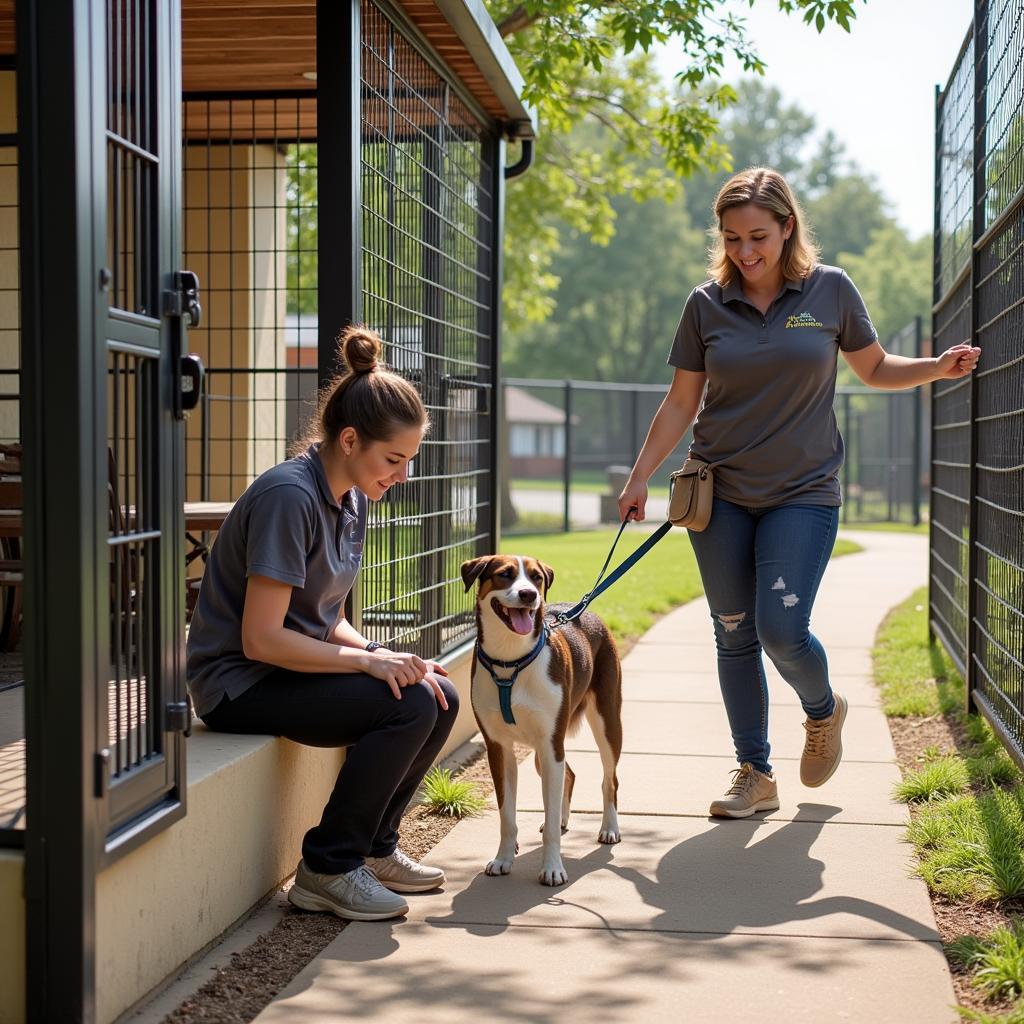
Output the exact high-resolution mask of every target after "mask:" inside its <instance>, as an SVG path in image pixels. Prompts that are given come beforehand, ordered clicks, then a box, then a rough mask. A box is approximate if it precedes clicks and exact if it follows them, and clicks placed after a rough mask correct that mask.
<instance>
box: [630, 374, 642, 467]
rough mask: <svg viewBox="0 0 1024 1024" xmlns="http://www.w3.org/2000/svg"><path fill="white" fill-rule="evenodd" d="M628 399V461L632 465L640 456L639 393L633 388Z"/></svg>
mask: <svg viewBox="0 0 1024 1024" xmlns="http://www.w3.org/2000/svg"><path fill="white" fill-rule="evenodd" d="M629 398H630V402H629V420H630V436H631V437H632V439H633V451H632V452H631V453H630V456H629V461H630V463H632V462H634V461H636V457H637V455H639V454H640V445H641V441H640V392H639V391H637V389H636V388H633V390H632V391H631V392H630V393H629Z"/></svg>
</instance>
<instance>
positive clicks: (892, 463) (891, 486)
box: [885, 395, 899, 523]
mask: <svg viewBox="0 0 1024 1024" xmlns="http://www.w3.org/2000/svg"><path fill="white" fill-rule="evenodd" d="M896 401H897V396H895V395H889V396H888V401H887V402H886V406H887V407H888V408H887V410H886V411H887V412H888V417H887V420H888V423H887V425H888V428H889V465H888V467H887V468H888V472H887V473H886V481H885V494H886V512H885V521H886V522H887V523H891V522H893V514H892V510H893V505H894V504H895V505H896V506H897V508H898V507H899V506H898V502H897V501H894V497H895V493H894V492H895V489H896V486H897V483H896ZM898 515H899V513H898V512H897V516H898Z"/></svg>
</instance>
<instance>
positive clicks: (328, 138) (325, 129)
mask: <svg viewBox="0 0 1024 1024" xmlns="http://www.w3.org/2000/svg"><path fill="white" fill-rule="evenodd" d="M359 3H360V0H348V2H347V3H346V2H344V0H317V5H316V67H317V81H316V89H317V294H316V299H317V388H318V389H319V388H321V387H323V385H324V384H326V383H327V382H328V381H329V380H330V379H331V378H332V377H333V376H335V374H337V372H338V369H339V367H338V346H337V337H338V332H339V331H341V329H342V328H344V327H346V326H347V325H348V324H352V323H359V321H360V320H361V319H362V272H361V271H362V256H363V218H362V207H361V191H360V180H359V168H360V152H359V147H360V139H361V123H362V121H361V113H362V111H361V97H360V75H361V70H362V66H361V61H360V57H361V40H360V17H359ZM361 603H362V602H361V599H360V594H359V580H358V579H357V580H356V584H355V586H354V587H353V588H352V590H351V592H350V593H349V596H348V600H347V601H346V602H345V616H346V618H347V619H348V620H349V622H351V623H352V624H353V625H354V626H355V627H356V629H358V628H359V627H360V620H361V618H362V616H361V614H360V606H361Z"/></svg>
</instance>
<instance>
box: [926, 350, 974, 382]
mask: <svg viewBox="0 0 1024 1024" xmlns="http://www.w3.org/2000/svg"><path fill="white" fill-rule="evenodd" d="M980 356H981V349H980V348H972V347H971V346H970V345H969V344H967V343H964V344H962V345H954V346H953V347H952V348H947V349H946V351H945V352H943V353H942V355H941V356H936V358H935V372H936V374H937V377H936V379H937V380H957V379H958V378H960V377H966V376H967V374H969V373H970V372H971V371H972V370H973V369H974V368H975V367H976V366H977V365H978V358H979V357H980Z"/></svg>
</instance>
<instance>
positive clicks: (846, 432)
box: [843, 391, 850, 525]
mask: <svg viewBox="0 0 1024 1024" xmlns="http://www.w3.org/2000/svg"><path fill="white" fill-rule="evenodd" d="M843 437H845V438H847V439H849V437H850V393H849V392H848V391H847V392H844V393H843ZM849 509H850V453H849V452H847V453H846V458H844V459H843V524H844V525H845V524H846V522H847V520H848V519H849V515H850V512H849Z"/></svg>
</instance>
